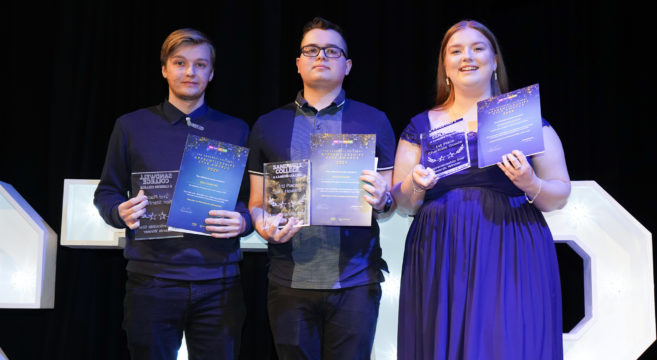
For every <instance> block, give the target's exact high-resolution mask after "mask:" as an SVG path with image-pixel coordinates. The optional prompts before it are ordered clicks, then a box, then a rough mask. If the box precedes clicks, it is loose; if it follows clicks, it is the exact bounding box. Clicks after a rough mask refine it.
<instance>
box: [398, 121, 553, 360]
mask: <svg viewBox="0 0 657 360" xmlns="http://www.w3.org/2000/svg"><path fill="white" fill-rule="evenodd" d="M543 125H544V126H549V124H547V122H544V124H543ZM429 129H430V123H429V117H428V112H424V113H421V114H419V115H417V116H415V117H414V118H413V119H411V122H410V124H409V125H408V126H407V127H406V129H405V130H404V132H403V133H402V139H404V140H406V141H409V142H411V143H415V144H419V137H420V136H419V134H420V133H423V132H426V131H428V130H429ZM468 141H469V148H470V156H471V165H472V167H471V168H469V169H466V170H463V171H461V172H459V173H456V174H453V175H451V176H448V177H446V178H443V179H440V180H439V181H438V183H437V184H436V186H435V187H434V188H433V189H431V190H429V191H427V193H426V195H425V199H424V204H423V205H422V206H421V207H420V209H418V211H417V214H416V215H415V219H414V220H413V223H412V225H411V227H410V229H409V232H408V236H407V238H406V248H405V251H404V264H403V268H402V278H401V293H400V299H399V333H398V348H397V354H398V358H399V359H413V360H415V359H486V360H489V359H505V360H508V359H561V358H563V349H562V339H561V332H562V331H561V288H560V282H559V268H558V264H557V257H556V252H555V247H554V242H553V239H552V235H551V233H550V229H549V228H548V226H547V224H546V222H545V219H544V218H543V215H542V213H541V212H540V211H539V210H538V209H536V208H535V207H534V206H533V205H531V204H529V203H527V201H526V200H525V197H524V193H523V192H522V191H520V190H519V189H518V188H517V187H515V186H514V185H513V183H512V182H511V181H510V180H509V179H508V178H507V177H506V176H505V175H504V173H503V172H502V171H501V170H500V169H499V168H498V167H497V166H491V167H487V168H483V169H479V168H477V135H476V133H469V134H468Z"/></svg>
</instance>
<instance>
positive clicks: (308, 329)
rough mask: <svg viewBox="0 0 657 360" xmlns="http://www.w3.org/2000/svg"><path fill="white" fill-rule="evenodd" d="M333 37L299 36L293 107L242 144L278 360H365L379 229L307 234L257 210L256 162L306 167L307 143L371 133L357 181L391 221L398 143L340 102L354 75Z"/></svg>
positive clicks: (367, 114) (376, 211)
mask: <svg viewBox="0 0 657 360" xmlns="http://www.w3.org/2000/svg"><path fill="white" fill-rule="evenodd" d="M347 54H348V50H347V44H346V42H345V40H344V38H343V36H342V32H341V30H340V28H339V27H338V26H337V25H335V24H333V23H331V22H329V21H327V20H325V19H322V18H315V19H313V20H312V21H311V22H309V23H308V24H306V26H305V27H304V31H303V37H302V40H301V47H300V54H299V57H298V58H297V59H296V62H297V69H298V72H299V75H300V76H301V79H302V80H303V90H302V91H300V92H299V93H298V94H297V98H296V100H295V101H294V102H292V103H290V104H288V105H286V106H283V107H282V108H279V109H277V110H274V111H272V112H270V113H268V114H265V115H263V116H261V117H260V118H259V119H258V121H257V122H256V124H255V125H254V127H253V131H252V134H251V137H250V139H249V147H250V149H251V152H250V154H249V163H248V168H249V177H250V181H251V197H250V200H249V209H250V210H251V215H252V218H253V219H254V225H255V227H256V230H257V231H258V232H259V233H260V235H261V236H262V237H263V238H264V239H266V240H267V241H268V242H269V256H270V267H269V291H268V310H269V318H270V323H271V326H272V332H273V335H274V342H275V344H276V350H277V353H278V356H279V358H281V359H298V358H309V359H319V358H323V359H369V358H370V354H371V351H372V344H373V341H374V331H375V329H376V320H377V317H378V309H379V301H380V298H381V287H380V284H379V283H380V282H381V281H383V274H382V270H385V269H386V263H385V261H383V259H382V258H381V247H380V245H379V228H378V225H377V222H376V221H375V219H373V220H372V226H370V227H364V226H353V227H346V226H306V227H299V226H295V225H301V223H302V221H300V220H298V219H294V218H291V219H289V220H287V222H286V223H285V224H284V226H282V227H281V228H279V225H283V223H282V222H283V221H284V220H282V217H281V216H280V215H279V216H268V215H267V214H265V213H264V210H263V192H262V191H263V190H262V189H263V163H268V162H280V161H289V160H300V159H308V158H309V154H310V136H311V134H323V133H335V134H339V133H343V134H376V156H377V157H378V165H377V171H374V170H363V171H362V174H361V177H360V179H361V180H362V181H363V184H364V185H363V188H364V189H365V191H367V193H369V195H367V196H366V197H365V200H366V201H367V202H368V203H369V204H370V205H372V208H373V216H374V218H381V217H385V216H387V215H389V214H390V213H391V212H392V207H393V203H392V197H391V196H390V193H389V190H390V186H391V178H392V167H393V162H394V156H395V138H394V133H393V130H392V127H391V126H390V123H389V121H388V119H387V117H386V116H385V114H384V113H383V112H381V111H379V110H377V109H375V108H373V107H371V106H368V105H365V104H363V103H360V102H357V101H354V100H351V99H347V98H346V97H345V92H344V90H343V89H342V83H343V81H344V78H345V76H347V75H348V74H349V72H350V71H351V68H352V60H351V59H349V58H348V55H347Z"/></svg>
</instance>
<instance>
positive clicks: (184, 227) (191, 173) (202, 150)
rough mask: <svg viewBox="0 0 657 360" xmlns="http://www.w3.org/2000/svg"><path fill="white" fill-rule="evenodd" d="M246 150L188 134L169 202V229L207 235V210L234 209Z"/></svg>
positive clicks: (242, 173) (247, 150) (247, 152)
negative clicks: (171, 198)
mask: <svg viewBox="0 0 657 360" xmlns="http://www.w3.org/2000/svg"><path fill="white" fill-rule="evenodd" d="M248 154H249V149H247V148H245V147H242V146H237V145H233V144H229V143H225V142H221V141H218V140H212V139H208V138H206V137H200V136H196V135H191V134H190V135H188V136H187V144H185V151H184V153H183V158H182V162H181V164H180V173H179V174H178V181H177V183H176V188H175V191H174V194H173V200H172V202H171V210H170V211H169V220H168V221H167V225H168V226H169V230H176V231H182V232H189V233H194V234H201V235H208V236H209V235H210V233H209V232H208V231H206V230H205V219H206V218H208V217H209V215H208V212H209V211H210V210H230V211H233V210H235V203H236V202H237V195H238V194H239V192H240V186H241V184H242V176H243V175H244V167H245V166H246V158H247V156H248Z"/></svg>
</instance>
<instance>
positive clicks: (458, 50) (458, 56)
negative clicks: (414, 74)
mask: <svg viewBox="0 0 657 360" xmlns="http://www.w3.org/2000/svg"><path fill="white" fill-rule="evenodd" d="M444 64H445V73H446V74H447V77H448V78H449V80H450V82H451V83H452V86H454V87H455V88H456V89H461V90H466V89H479V90H483V91H484V92H487V93H489V92H490V87H491V85H490V82H491V76H492V75H493V72H494V71H495V70H496V69H497V61H496V58H495V52H494V51H493V48H492V46H491V44H490V41H488V39H487V38H486V36H484V35H483V34H482V33H480V32H479V31H477V30H475V29H472V28H464V29H462V30H459V31H457V32H455V33H454V34H453V35H452V37H451V38H450V39H449V42H448V43H447V46H446V47H445V58H444Z"/></svg>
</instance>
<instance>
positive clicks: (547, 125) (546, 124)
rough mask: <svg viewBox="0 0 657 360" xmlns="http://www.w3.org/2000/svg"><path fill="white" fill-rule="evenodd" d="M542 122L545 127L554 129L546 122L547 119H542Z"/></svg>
mask: <svg viewBox="0 0 657 360" xmlns="http://www.w3.org/2000/svg"><path fill="white" fill-rule="evenodd" d="M541 120H542V121H543V127H552V125H550V123H549V122H548V121H547V120H545V118H541Z"/></svg>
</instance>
